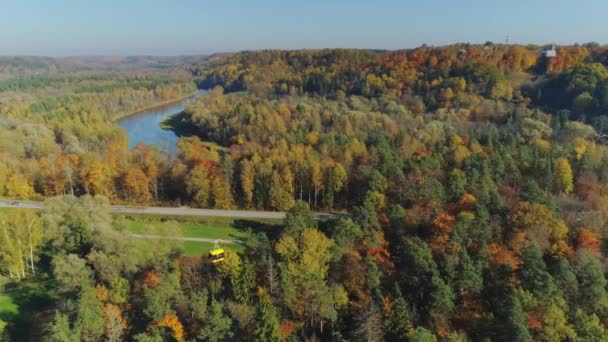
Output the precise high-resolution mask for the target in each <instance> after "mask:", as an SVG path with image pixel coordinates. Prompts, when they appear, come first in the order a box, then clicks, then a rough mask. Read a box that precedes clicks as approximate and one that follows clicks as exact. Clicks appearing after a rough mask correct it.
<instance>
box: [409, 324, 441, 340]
mask: <svg viewBox="0 0 608 342" xmlns="http://www.w3.org/2000/svg"><path fill="white" fill-rule="evenodd" d="M409 339H410V341H412V342H437V337H436V336H435V334H433V333H432V332H431V331H429V330H427V329H425V328H424V327H416V329H415V330H414V331H413V332H412V333H411V334H410V338H409Z"/></svg>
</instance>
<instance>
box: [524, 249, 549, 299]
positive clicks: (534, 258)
mask: <svg viewBox="0 0 608 342" xmlns="http://www.w3.org/2000/svg"><path fill="white" fill-rule="evenodd" d="M521 261H522V265H521V267H520V268H519V270H518V272H519V277H520V278H521V281H522V285H523V286H524V288H525V289H527V290H529V291H531V292H532V293H533V294H534V295H535V296H537V297H539V298H540V297H543V296H549V295H551V294H552V293H553V292H554V291H555V284H554V283H553V278H552V277H551V274H549V272H548V271H547V267H546V265H545V262H544V261H543V253H542V251H541V250H540V248H539V247H538V245H537V244H535V243H533V242H531V243H530V244H529V245H528V246H526V247H525V248H524V249H523V250H522V252H521Z"/></svg>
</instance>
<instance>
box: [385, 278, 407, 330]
mask: <svg viewBox="0 0 608 342" xmlns="http://www.w3.org/2000/svg"><path fill="white" fill-rule="evenodd" d="M390 303H391V310H390V313H389V314H388V317H386V321H385V327H386V332H387V337H388V340H389V341H405V340H407V338H408V334H409V333H410V330H411V329H412V313H411V312H410V308H409V306H408V304H407V302H406V300H405V298H403V295H402V294H401V290H400V289H399V286H398V285H397V284H395V294H394V295H393V298H392V299H391V302H390Z"/></svg>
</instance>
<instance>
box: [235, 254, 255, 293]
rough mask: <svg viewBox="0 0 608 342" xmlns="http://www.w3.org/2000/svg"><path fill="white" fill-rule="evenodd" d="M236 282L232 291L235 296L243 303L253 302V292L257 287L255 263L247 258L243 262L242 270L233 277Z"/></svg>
mask: <svg viewBox="0 0 608 342" xmlns="http://www.w3.org/2000/svg"><path fill="white" fill-rule="evenodd" d="M232 279H233V281H234V284H233V285H232V291H233V292H234V297H235V298H236V300H238V301H239V302H241V303H244V304H251V293H252V291H253V289H254V287H255V273H254V269H253V265H252V264H251V263H250V262H248V261H247V260H243V261H242V262H241V267H240V272H239V273H238V274H237V275H236V277H233V278H232Z"/></svg>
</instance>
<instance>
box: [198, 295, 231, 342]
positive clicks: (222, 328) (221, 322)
mask: <svg viewBox="0 0 608 342" xmlns="http://www.w3.org/2000/svg"><path fill="white" fill-rule="evenodd" d="M233 336H234V330H233V329H232V319H231V318H230V317H229V316H228V315H226V314H225V313H224V305H222V303H220V302H218V301H217V300H215V299H212V300H211V304H210V306H209V314H208V316H207V320H206V321H205V324H204V325H203V328H202V329H201V332H200V334H199V336H198V337H199V338H200V339H203V340H206V341H210V342H220V341H227V340H230V338H231V337H233Z"/></svg>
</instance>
